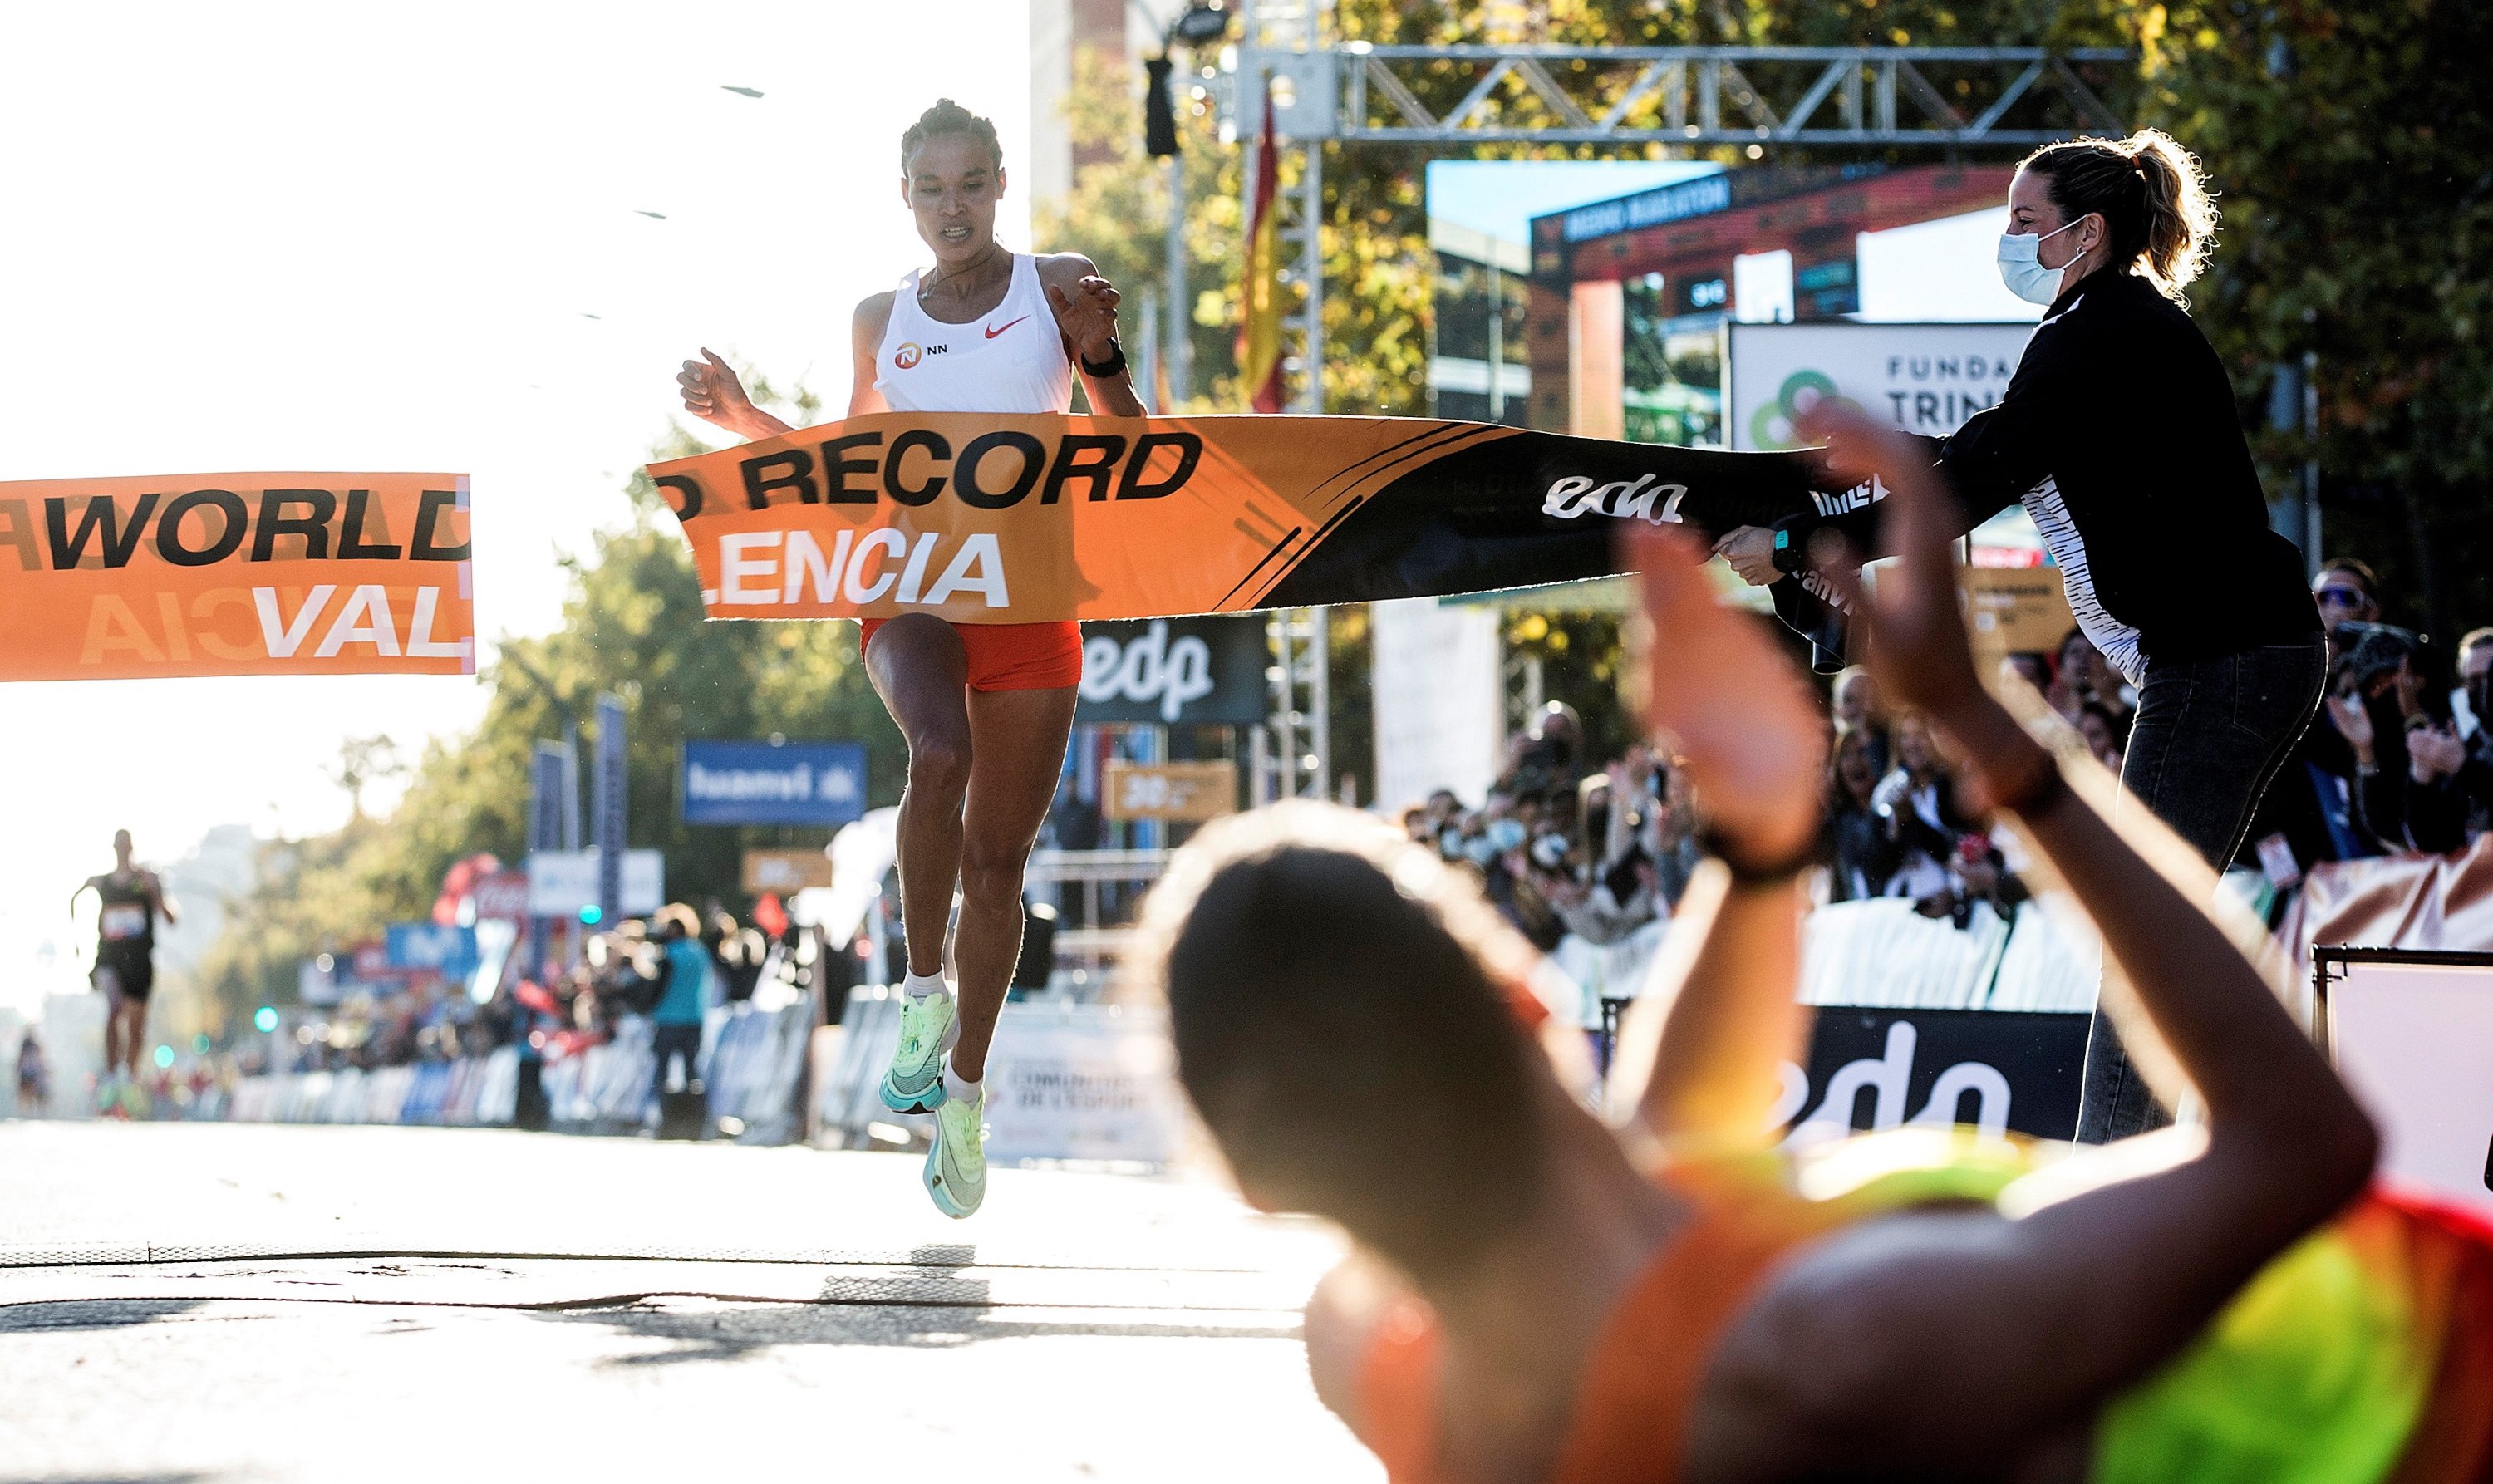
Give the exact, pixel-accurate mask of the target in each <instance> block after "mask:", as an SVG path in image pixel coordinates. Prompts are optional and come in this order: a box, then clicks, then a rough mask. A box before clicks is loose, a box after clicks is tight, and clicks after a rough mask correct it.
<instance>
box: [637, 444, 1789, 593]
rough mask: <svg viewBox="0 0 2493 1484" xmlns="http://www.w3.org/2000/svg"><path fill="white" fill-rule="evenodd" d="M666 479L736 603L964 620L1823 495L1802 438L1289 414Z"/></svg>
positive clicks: (706, 457)
mask: <svg viewBox="0 0 2493 1484" xmlns="http://www.w3.org/2000/svg"><path fill="white" fill-rule="evenodd" d="M649 473H650V475H651V477H652V478H653V479H655V480H656V482H657V484H658V486H659V487H660V489H661V490H664V491H665V492H666V496H667V499H668V501H669V502H670V504H671V505H672V506H673V507H674V509H675V511H676V516H677V518H678V519H680V520H681V522H682V525H683V530H684V535H685V538H686V540H688V541H689V542H690V543H691V544H692V549H693V557H694V561H695V564H696V565H697V566H698V567H699V569H700V572H701V581H702V588H703V593H702V598H703V602H704V604H705V605H706V608H707V610H708V612H709V615H710V616H711V617H712V618H838V617H869V618H882V617H891V616H895V615H897V614H901V613H911V612H923V613H933V614H936V615H938V616H940V617H943V618H946V619H948V620H950V621H952V622H954V623H1025V622H1034V621H1040V620H1048V619H1066V618H1152V617H1161V616H1165V615H1169V614H1180V613H1218V612H1232V611H1239V610H1245V609H1251V608H1288V607H1298V606H1302V605H1307V604H1318V603H1350V602H1364V601H1368V600H1375V599H1387V598H1405V597H1421V596H1429V595H1442V594H1447V593H1462V592H1479V591H1485V590H1488V589H1493V588H1506V587H1525V586H1532V585H1535V584H1539V583H1547V582H1565V581H1575V580H1578V579H1584V578H1589V577H1598V576H1602V575H1604V574H1607V573H1610V572H1614V571H1616V570H1617V555H1616V552H1617V546H1618V544H1617V539H1616V538H1617V533H1618V531H1619V529H1620V526H1621V522H1624V521H1629V520H1637V519H1642V520H1646V521H1651V522H1654V523H1663V522H1678V521H1685V522H1688V523H1689V524H1691V525H1694V526H1696V527H1697V528H1699V529H1701V530H1705V531H1708V532H1719V531H1722V530H1725V529H1728V528H1729V527H1730V526H1732V525H1735V524H1768V523H1771V522H1772V521H1773V520H1774V519H1778V518H1780V517H1782V516H1785V515H1789V514H1793V513H1796V512H1799V511H1803V510H1808V509H1811V508H1813V505H1812V498H1813V496H1812V490H1813V488H1814V481H1813V475H1812V472H1811V469H1810V467H1809V465H1808V464H1807V463H1806V462H1805V461H1804V460H1802V459H1801V458H1799V457H1797V456H1793V455H1788V454H1730V453H1723V452H1719V451H1715V450H1705V449H1685V448H1667V447H1662V446H1658V445H1651V444H1637V443H1615V442H1607V441H1603V440H1600V439H1593V438H1573V437H1566V436H1562V435H1559V434H1556V433H1547V432H1536V431H1532V430H1526V429H1519V428H1503V427H1492V426H1489V425H1486V424H1479V423H1457V422H1440V421H1434V420H1427V419H1419V418H1360V417H1282V416H1271V417H1253V416H1238V417H1200V418H1132V419H1117V418H1088V417H1067V416H1061V415H1055V414H1042V415H1035V416H987V415H983V414H969V413H876V414H873V415H871V416H866V417H857V418H851V419H849V420H848V421H846V422H843V423H834V424H831V425H829V426H826V427H823V428H813V429H805V430H798V431H796V432H791V433H786V434H783V435H781V436H779V437H775V438H767V439H764V440H762V441H760V442H756V443H749V444H743V445H739V446H737V447H735V448H727V449H721V450H719V451H718V452H716V453H711V454H703V455H698V456H696V457H693V458H690V459H678V460H672V461H670V462H666V463H660V464H652V465H651V466H650V469H649ZM1778 585H1779V586H1783V585H1791V586H1794V587H1797V584H1796V583H1795V584H1778Z"/></svg>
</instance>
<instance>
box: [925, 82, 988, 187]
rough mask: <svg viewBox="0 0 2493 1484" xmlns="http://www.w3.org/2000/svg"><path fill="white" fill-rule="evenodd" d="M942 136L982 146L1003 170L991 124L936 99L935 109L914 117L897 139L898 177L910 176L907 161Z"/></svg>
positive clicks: (947, 101) (950, 103)
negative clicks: (960, 138)
mask: <svg viewBox="0 0 2493 1484" xmlns="http://www.w3.org/2000/svg"><path fill="white" fill-rule="evenodd" d="M944 134H959V135H962V136H963V137H965V138H968V139H971V140H974V141H976V143H979V144H983V145H985V146H986V147H987V154H988V155H989V156H991V157H992V158H993V159H994V160H995V163H996V168H998V169H1003V168H1004V163H1005V147H1004V145H1003V144H1002V143H1001V142H999V141H998V140H997V138H996V126H995V123H994V121H993V120H991V119H982V118H980V117H978V116H977V115H976V114H975V113H972V112H971V111H970V110H969V109H967V108H964V107H962V106H961V105H960V104H956V103H954V102H952V100H950V99H948V98H939V99H937V100H935V106H934V107H932V108H929V109H927V110H926V111H925V112H923V113H921V114H919V115H917V122H916V123H915V124H912V125H910V126H909V132H908V133H907V134H902V135H901V136H900V173H901V175H902V176H903V177H904V178H906V177H907V176H908V174H909V157H910V156H912V155H915V154H916V153H917V146H919V145H921V144H923V143H925V142H926V141H927V140H929V139H932V138H936V137H938V136H940V135H944Z"/></svg>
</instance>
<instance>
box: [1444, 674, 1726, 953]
mask: <svg viewBox="0 0 2493 1484" xmlns="http://www.w3.org/2000/svg"><path fill="white" fill-rule="evenodd" d="M1583 734H1584V729H1583V725H1582V723H1581V722H1580V720H1579V719H1578V718H1577V715H1576V713H1575V711H1574V710H1573V709H1571V708H1570V707H1568V706H1567V705H1566V704H1564V703H1563V702H1559V701H1551V702H1549V703H1548V704H1547V706H1545V707H1543V708H1542V710H1541V712H1540V713H1539V714H1538V715H1537V716H1535V717H1534V718H1533V720H1532V722H1531V724H1530V725H1529V726H1528V727H1525V728H1524V729H1523V730H1522V731H1519V732H1517V734H1516V736H1515V738H1514V739H1513V741H1512V742H1511V743H1510V744H1509V746H1508V748H1507V757H1506V766H1505V769H1504V771H1503V772H1501V773H1500V774H1499V776H1498V778H1497V781H1496V782H1495V783H1494V784H1493V785H1492V786H1491V787H1490V788H1489V790H1488V794H1487V798H1486V799H1485V800H1484V801H1483V803H1482V805H1481V807H1480V808H1478V809H1468V808H1465V807H1464V806H1463V805H1462V804H1461V802H1460V801H1459V800H1457V798H1456V796H1455V795H1454V793H1453V792H1452V791H1450V790H1445V789H1440V790H1438V791H1437V792H1436V793H1434V794H1432V795H1430V796H1429V798H1428V800H1427V802H1426V803H1425V804H1421V805H1418V806H1415V807H1413V808H1412V809H1410V810H1409V811H1407V812H1406V813H1405V816H1404V820H1403V822H1404V825H1405V827H1406V828H1407V829H1408V830H1409V831H1410V832H1411V835H1412V837H1413V838H1414V839H1416V840H1419V841H1421V842H1422V843H1424V844H1427V845H1431V846H1434V847H1435V848H1436V849H1437V851H1438V852H1439V853H1440V854H1441V855H1443V856H1444V857H1445V858H1446V859H1447V860H1450V861H1456V862H1459V863H1462V864H1464V865H1466V866H1468V867H1470V868H1471V869H1473V870H1475V871H1477V872H1478V873H1479V874H1480V876H1481V879H1482V883H1483V885H1484V887H1485V888H1486V889H1487V893H1488V897H1489V900H1490V901H1491V902H1493V903H1495V904H1496V905H1497V907H1498V909H1499V910H1500V911H1501V912H1503V913H1504V914H1505V915H1506V917H1507V919H1508V920H1509V921H1511V922H1512V923H1514V924H1515V926H1516V927H1517V929H1518V930H1520V931H1521V932H1522V933H1523V935H1524V936H1526V937H1528V938H1530V939H1531V940H1532V941H1533V943H1534V944H1535V945H1536V946H1538V947H1540V948H1541V949H1542V950H1543V951H1544V952H1548V951H1552V950H1554V949H1556V948H1557V946H1558V945H1559V943H1560V942H1561V940H1563V939H1564V938H1565V937H1567V936H1568V935H1575V936H1576V937H1577V938H1579V939H1581V940H1582V941H1584V942H1586V943H1588V944H1592V945H1595V946H1607V945H1609V944H1612V943H1616V942H1619V941H1621V940H1623V939H1625V938H1627V937H1629V936H1630V935H1634V934H1636V933H1637V931H1638V930H1639V929H1642V928H1643V927H1645V926H1646V925H1647V924H1650V923H1654V922H1657V921H1660V920H1663V919H1667V917H1668V916H1669V915H1670V911H1671V908H1672V907H1674V906H1675V905H1677V904H1678V902H1679V898H1680V894H1681V893H1682V892H1684V891H1686V890H1687V887H1688V878H1689V875H1690V873H1692V872H1693V871H1695V870H1696V868H1697V861H1698V860H1699V859H1700V858H1701V854H1700V851H1699V850H1698V847H1697V841H1696V833H1697V814H1696V809H1695V801H1694V799H1693V798H1692V797H1691V796H1690V793H1689V789H1688V786H1687V783H1686V781H1685V779H1684V778H1682V777H1681V776H1680V775H1678V774H1676V773H1675V772H1674V771H1673V770H1672V769H1671V768H1670V767H1669V766H1668V764H1667V761H1666V760H1664V759H1662V758H1660V757H1657V756H1655V755H1654V754H1653V753H1652V752H1651V751H1650V750H1649V749H1647V748H1645V747H1644V746H1643V745H1642V744H1638V745H1637V746H1634V747H1631V748H1630V749H1629V750H1628V751H1627V753H1626V754H1625V755H1624V756H1622V757H1618V758H1616V759H1614V760H1612V761H1610V762H1608V763H1606V764H1603V765H1601V766H1598V767H1597V766H1593V765H1592V764H1590V763H1589V762H1588V761H1587V760H1586V759H1585V757H1584V748H1583Z"/></svg>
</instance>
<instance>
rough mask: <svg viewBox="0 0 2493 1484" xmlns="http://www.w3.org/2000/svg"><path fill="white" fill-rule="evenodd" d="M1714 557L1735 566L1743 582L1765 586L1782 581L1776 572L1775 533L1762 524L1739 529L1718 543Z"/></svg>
mask: <svg viewBox="0 0 2493 1484" xmlns="http://www.w3.org/2000/svg"><path fill="white" fill-rule="evenodd" d="M1714 554H1715V555H1717V556H1719V557H1721V558H1723V560H1725V561H1727V562H1728V563H1730V564H1731V570H1732V571H1733V572H1736V573H1738V574H1739V575H1740V580H1741V581H1743V582H1746V583H1748V584H1749V585H1750V586H1751V587H1765V586H1768V585H1770V584H1772V583H1775V582H1778V581H1780V580H1782V579H1783V574H1782V573H1780V572H1777V571H1776V570H1775V533H1774V532H1772V531H1770V530H1768V529H1766V528H1765V527H1764V526H1762V525H1742V526H1735V527H1734V528H1732V529H1731V530H1729V531H1727V532H1725V533H1724V535H1723V539H1722V540H1720V541H1718V542H1716V543H1714Z"/></svg>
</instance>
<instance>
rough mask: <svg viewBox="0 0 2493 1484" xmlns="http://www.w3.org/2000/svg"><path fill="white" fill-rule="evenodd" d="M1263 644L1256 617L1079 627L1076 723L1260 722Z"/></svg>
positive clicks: (1265, 697)
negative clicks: (1079, 685) (1079, 681)
mask: <svg viewBox="0 0 2493 1484" xmlns="http://www.w3.org/2000/svg"><path fill="white" fill-rule="evenodd" d="M1269 651H1270V646H1269V645H1268V644H1267V643H1266V642H1265V638H1264V619H1263V617H1262V615H1260V614H1259V615H1256V616H1255V617H1251V618H1231V617H1218V616H1206V617H1196V618H1138V619H1126V620H1120V621H1115V622H1106V623H1086V624H1084V625H1083V626H1082V693H1081V694H1082V703H1081V708H1080V709H1079V710H1078V711H1076V712H1075V714H1074V720H1076V721H1080V722H1160V723H1228V724H1233V725H1244V724H1247V723H1252V722H1260V721H1262V720H1263V719H1264V716H1265V713H1266V712H1267V711H1268V710H1270V709H1271V699H1270V696H1269V694H1268V691H1267V688H1266V686H1265V684H1264V667H1265V664H1266V663H1267V656H1268V654H1269Z"/></svg>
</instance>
